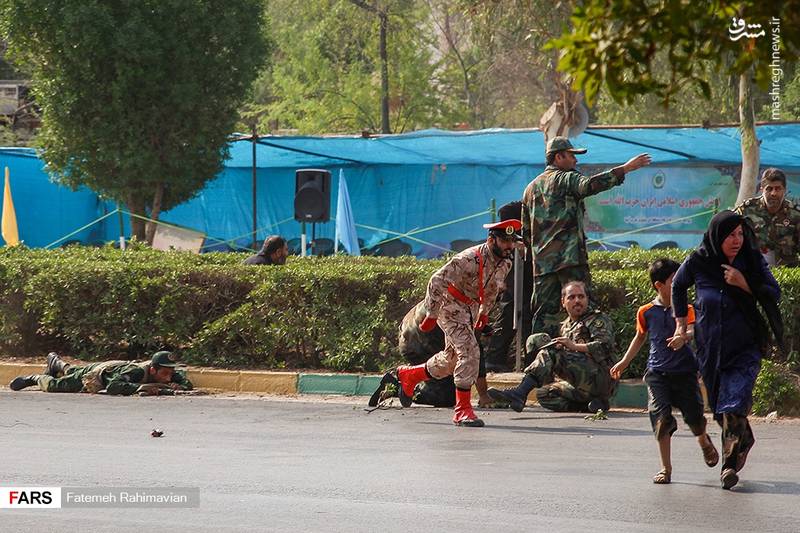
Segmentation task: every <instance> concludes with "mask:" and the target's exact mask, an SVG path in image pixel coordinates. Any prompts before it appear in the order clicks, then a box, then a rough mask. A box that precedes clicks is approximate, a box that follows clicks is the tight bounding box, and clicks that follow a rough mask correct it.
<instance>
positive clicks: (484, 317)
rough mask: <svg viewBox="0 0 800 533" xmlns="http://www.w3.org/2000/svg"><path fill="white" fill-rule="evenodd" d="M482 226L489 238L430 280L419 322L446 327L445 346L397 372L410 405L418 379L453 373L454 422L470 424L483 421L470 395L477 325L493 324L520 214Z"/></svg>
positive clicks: (478, 424)
mask: <svg viewBox="0 0 800 533" xmlns="http://www.w3.org/2000/svg"><path fill="white" fill-rule="evenodd" d="M483 227H484V228H487V229H488V230H489V235H488V237H487V238H486V242H485V243H483V244H479V245H477V246H473V247H472V248H467V249H466V250H464V251H463V252H461V253H459V254H457V255H455V256H454V257H453V258H452V259H450V261H448V262H447V264H445V265H444V266H443V267H442V268H440V269H439V270H437V271H436V273H435V274H434V275H433V276H432V277H431V279H430V281H429V282H428V290H427V293H426V296H425V309H426V310H427V316H426V317H425V319H424V320H423V321H422V322H421V323H420V326H419V327H420V329H421V330H422V331H430V330H431V329H433V328H434V327H435V326H436V325H437V324H438V325H439V327H440V328H441V329H442V331H443V332H444V340H445V347H444V350H442V351H441V352H439V353H437V354H436V355H433V356H432V357H431V358H430V359H428V360H427V361H426V362H425V363H423V364H421V365H415V366H401V367H399V368H398V369H397V374H396V376H397V381H398V382H399V383H398V385H399V386H398V394H399V396H400V403H401V404H402V405H403V407H408V406H410V405H411V402H412V397H413V395H414V387H415V386H416V385H417V383H419V382H420V381H425V380H428V379H430V378H436V379H441V378H444V377H446V376H449V375H452V376H453V380H454V381H455V385H456V406H455V414H454V415H453V423H454V424H456V425H458V426H467V427H483V425H484V424H483V420H481V419H480V418H478V417H477V416H475V412H474V411H473V410H472V403H471V401H470V400H471V394H472V393H471V389H472V384H473V383H475V379H476V378H477V377H478V367H479V364H480V348H479V346H478V341H477V340H476V338H475V331H474V330H476V329H477V330H483V329H484V328H486V327H487V326H488V325H489V311H490V310H491V308H492V306H493V305H494V303H495V300H496V299H497V294H498V292H499V291H500V290H501V289H502V284H503V281H504V280H505V278H506V275H507V274H508V272H509V270H511V266H512V262H511V257H512V253H513V250H514V248H515V247H516V246H521V244H518V243H521V242H522V237H521V236H520V235H519V233H518V232H519V230H520V228H521V227H522V224H521V223H520V221H519V220H513V219H512V220H503V221H502V222H498V223H497V224H484V226H483Z"/></svg>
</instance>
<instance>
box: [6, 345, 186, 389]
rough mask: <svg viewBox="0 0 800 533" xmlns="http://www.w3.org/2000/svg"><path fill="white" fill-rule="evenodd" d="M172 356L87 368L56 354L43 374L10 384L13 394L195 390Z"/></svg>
mask: <svg viewBox="0 0 800 533" xmlns="http://www.w3.org/2000/svg"><path fill="white" fill-rule="evenodd" d="M176 361H177V360H176V358H175V356H173V354H172V353H170V352H166V351H161V352H156V353H155V354H153V357H152V358H151V359H150V361H147V362H141V363H137V362H135V361H105V362H102V363H91V364H88V365H85V366H78V365H70V364H69V363H66V362H65V361H62V360H61V358H60V357H59V356H58V354H56V353H50V354H49V355H48V356H47V367H46V369H45V372H44V373H43V374H32V375H30V376H19V377H17V378H15V379H14V380H13V381H11V383H10V384H9V388H11V390H15V391H18V390H22V389H24V388H26V387H32V386H34V385H38V386H39V389H41V390H43V391H44V392H89V393H98V392H105V393H106V394H112V395H123V396H130V395H132V394H136V393H138V394H140V395H147V396H157V395H159V394H161V395H172V394H174V393H175V391H186V390H192V382H191V381H189V379H188V378H187V377H186V373H185V372H183V371H181V370H176V366H177V362H176Z"/></svg>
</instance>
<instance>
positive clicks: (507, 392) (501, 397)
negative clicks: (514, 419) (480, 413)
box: [487, 374, 539, 413]
mask: <svg viewBox="0 0 800 533" xmlns="http://www.w3.org/2000/svg"><path fill="white" fill-rule="evenodd" d="M538 385H539V383H538V382H537V381H536V378H534V377H533V376H532V375H530V374H525V377H524V378H522V382H521V383H520V384H519V385H517V386H516V387H514V388H513V389H495V388H491V389H489V390H488V391H487V392H488V394H489V396H490V397H491V398H492V399H493V400H495V401H498V402H509V403H510V404H511V408H512V409H513V410H515V411H516V412H518V413H521V412H522V410H523V409H525V403H526V402H527V401H528V394H530V392H531V391H532V390H533V389H535V388H536V387H537V386H538Z"/></svg>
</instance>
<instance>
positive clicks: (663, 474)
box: [653, 468, 672, 485]
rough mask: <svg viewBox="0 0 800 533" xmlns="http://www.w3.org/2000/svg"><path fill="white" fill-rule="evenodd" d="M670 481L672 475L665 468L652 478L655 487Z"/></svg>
mask: <svg viewBox="0 0 800 533" xmlns="http://www.w3.org/2000/svg"><path fill="white" fill-rule="evenodd" d="M671 481H672V473H671V472H670V471H669V470H667V469H666V468H662V469H661V471H660V472H659V473H658V474H656V475H655V476H653V483H655V484H656V485H666V484H667V483H670V482H671Z"/></svg>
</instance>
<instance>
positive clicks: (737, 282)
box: [721, 265, 752, 294]
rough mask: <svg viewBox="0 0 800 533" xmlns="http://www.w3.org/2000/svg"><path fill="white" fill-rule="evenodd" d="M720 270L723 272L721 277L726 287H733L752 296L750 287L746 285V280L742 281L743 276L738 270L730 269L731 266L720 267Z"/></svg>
mask: <svg viewBox="0 0 800 533" xmlns="http://www.w3.org/2000/svg"><path fill="white" fill-rule="evenodd" d="M721 266H722V269H723V270H724V271H725V273H724V274H723V277H724V278H725V283H727V284H728V285H733V286H734V287H739V288H740V289H742V290H743V291H745V292H747V293H750V294H752V291H751V290H750V285H748V284H747V280H746V279H744V274H742V273H741V272H740V271H739V269H738V268H735V267H732V266H731V265H721Z"/></svg>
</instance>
